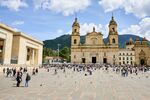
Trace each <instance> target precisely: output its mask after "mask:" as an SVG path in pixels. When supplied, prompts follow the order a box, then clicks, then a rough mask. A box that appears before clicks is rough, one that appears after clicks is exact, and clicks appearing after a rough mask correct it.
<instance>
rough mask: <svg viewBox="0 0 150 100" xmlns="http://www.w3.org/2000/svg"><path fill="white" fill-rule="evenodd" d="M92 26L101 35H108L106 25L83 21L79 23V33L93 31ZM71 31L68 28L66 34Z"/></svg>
mask: <svg viewBox="0 0 150 100" xmlns="http://www.w3.org/2000/svg"><path fill="white" fill-rule="evenodd" d="M93 27H95V30H96V32H101V33H102V34H103V37H104V38H106V37H107V36H108V25H105V26H103V25H101V24H99V25H96V24H94V23H83V24H81V25H80V35H86V34H87V33H88V32H92V31H93ZM71 33H72V31H71V30H70V31H69V32H67V34H71Z"/></svg>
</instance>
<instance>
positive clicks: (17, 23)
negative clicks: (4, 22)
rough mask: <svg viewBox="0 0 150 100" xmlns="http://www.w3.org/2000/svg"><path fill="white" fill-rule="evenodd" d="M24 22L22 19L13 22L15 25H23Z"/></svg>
mask: <svg viewBox="0 0 150 100" xmlns="http://www.w3.org/2000/svg"><path fill="white" fill-rule="evenodd" d="M22 24H24V21H21V20H16V21H14V22H13V23H12V25H13V26H16V25H22Z"/></svg>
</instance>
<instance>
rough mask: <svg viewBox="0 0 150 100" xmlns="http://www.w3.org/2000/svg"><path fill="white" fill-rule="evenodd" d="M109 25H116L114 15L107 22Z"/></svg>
mask: <svg viewBox="0 0 150 100" xmlns="http://www.w3.org/2000/svg"><path fill="white" fill-rule="evenodd" d="M110 25H116V26H117V23H116V21H115V20H114V17H113V16H112V19H111V21H110V22H109V26H110Z"/></svg>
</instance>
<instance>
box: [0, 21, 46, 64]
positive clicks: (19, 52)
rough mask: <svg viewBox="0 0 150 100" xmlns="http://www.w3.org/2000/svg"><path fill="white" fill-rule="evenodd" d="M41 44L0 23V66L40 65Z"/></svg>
mask: <svg viewBox="0 0 150 100" xmlns="http://www.w3.org/2000/svg"><path fill="white" fill-rule="evenodd" d="M42 51H43V42H42V41H39V40H36V39H34V38H32V37H30V36H28V35H26V34H24V33H22V32H16V31H15V30H14V29H13V28H11V27H9V26H7V25H5V24H2V23H0V63H1V64H21V65H22V64H26V65H40V64H42Z"/></svg>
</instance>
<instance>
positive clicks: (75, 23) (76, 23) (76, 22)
mask: <svg viewBox="0 0 150 100" xmlns="http://www.w3.org/2000/svg"><path fill="white" fill-rule="evenodd" d="M74 26H77V27H80V25H79V23H78V21H77V18H75V21H74V22H73V24H72V27H74Z"/></svg>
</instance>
